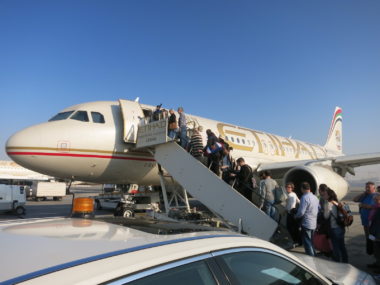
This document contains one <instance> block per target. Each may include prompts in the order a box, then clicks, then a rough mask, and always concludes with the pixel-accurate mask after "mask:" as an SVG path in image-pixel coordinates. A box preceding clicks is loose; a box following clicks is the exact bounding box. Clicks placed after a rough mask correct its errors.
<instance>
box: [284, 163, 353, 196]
mask: <svg viewBox="0 0 380 285" xmlns="http://www.w3.org/2000/svg"><path fill="white" fill-rule="evenodd" d="M284 182H285V184H286V183H288V182H293V183H294V185H295V192H296V193H297V195H298V196H299V197H301V195H302V191H301V184H302V182H308V183H309V184H310V186H311V191H312V192H313V193H314V194H316V195H319V194H318V193H317V192H318V187H319V185H320V184H322V183H324V184H326V185H327V186H328V187H330V188H331V189H332V190H334V191H335V193H336V195H337V196H338V199H339V200H340V199H342V198H343V197H344V196H345V195H346V194H347V191H348V183H347V182H346V180H344V178H343V177H342V176H340V175H339V174H337V173H335V172H334V171H333V169H332V168H331V167H330V166H325V165H303V166H297V167H294V168H292V169H290V170H289V171H288V172H287V173H286V174H285V176H284ZM285 184H284V185H285Z"/></svg>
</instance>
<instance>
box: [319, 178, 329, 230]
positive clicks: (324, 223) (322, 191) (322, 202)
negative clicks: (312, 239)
mask: <svg viewBox="0 0 380 285" xmlns="http://www.w3.org/2000/svg"><path fill="white" fill-rule="evenodd" d="M327 189H329V187H328V186H327V185H326V184H323V183H322V184H321V185H319V188H318V193H319V206H318V217H317V228H318V233H319V234H323V235H326V236H329V227H330V226H329V221H328V220H326V219H325V216H324V209H325V208H326V205H327V204H328V201H327V199H325V197H326V195H327Z"/></svg>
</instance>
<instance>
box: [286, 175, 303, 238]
mask: <svg viewBox="0 0 380 285" xmlns="http://www.w3.org/2000/svg"><path fill="white" fill-rule="evenodd" d="M285 187H286V192H287V193H288V198H287V199H286V211H287V212H288V215H287V219H286V228H287V229H288V232H289V234H290V236H291V237H292V239H293V242H294V245H299V244H301V241H300V231H299V223H298V220H297V219H295V218H294V216H295V215H296V213H297V208H298V206H299V203H300V200H299V199H298V197H297V194H296V193H295V192H294V184H293V183H292V182H288V183H286V186H285Z"/></svg>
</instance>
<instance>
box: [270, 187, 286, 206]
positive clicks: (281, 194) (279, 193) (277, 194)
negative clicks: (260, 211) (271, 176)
mask: <svg viewBox="0 0 380 285" xmlns="http://www.w3.org/2000/svg"><path fill="white" fill-rule="evenodd" d="M273 196H274V203H275V204H281V203H282V202H285V201H286V194H285V191H284V189H283V188H282V187H281V186H278V185H277V186H276V188H274V189H273Z"/></svg>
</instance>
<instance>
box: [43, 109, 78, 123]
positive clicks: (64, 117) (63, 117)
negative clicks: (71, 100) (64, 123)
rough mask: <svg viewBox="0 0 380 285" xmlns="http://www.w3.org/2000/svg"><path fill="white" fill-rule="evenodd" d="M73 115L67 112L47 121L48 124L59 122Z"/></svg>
mask: <svg viewBox="0 0 380 285" xmlns="http://www.w3.org/2000/svg"><path fill="white" fill-rule="evenodd" d="M72 113H74V111H67V112H62V113H58V114H57V115H55V116H54V117H53V118H51V119H50V120H49V122H52V121H60V120H66V119H67V118H68V117H70V115H71V114H72Z"/></svg>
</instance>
